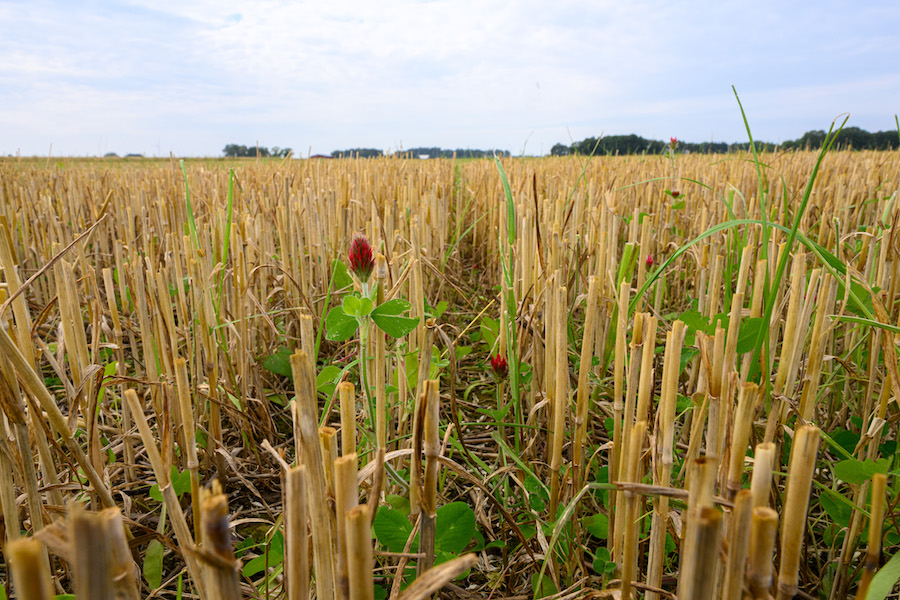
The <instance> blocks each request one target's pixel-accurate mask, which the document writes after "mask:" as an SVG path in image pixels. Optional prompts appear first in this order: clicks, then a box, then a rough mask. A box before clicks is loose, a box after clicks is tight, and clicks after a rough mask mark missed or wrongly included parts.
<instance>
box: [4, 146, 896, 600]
mask: <svg viewBox="0 0 900 600" xmlns="http://www.w3.org/2000/svg"><path fill="white" fill-rule="evenodd" d="M898 186H900V155H898V154H897V153H895V152H894V153H879V152H853V151H833V152H830V153H818V152H810V151H806V152H787V153H763V154H760V155H759V156H758V157H755V156H754V155H753V154H730V155H688V154H679V153H677V152H675V153H672V154H670V155H668V156H630V157H595V158H586V157H559V158H543V159H515V158H514V159H502V161H500V162H495V161H493V160H466V161H462V160H461V161H453V160H444V159H438V160H405V159H392V158H383V159H361V160H351V159H341V160H291V159H286V160H276V159H268V160H261V161H257V160H249V159H247V160H241V159H238V160H233V161H221V160H219V161H214V160H209V161H203V160H196V161H187V163H186V164H179V162H178V161H176V160H145V159H104V160H99V159H98V160H88V159H11V158H10V159H3V160H0V233H2V236H0V238H2V239H0V269H2V273H3V276H2V281H3V284H2V287H0V301H2V302H3V303H2V306H0V320H2V322H3V324H4V327H2V328H0V345H2V349H0V382H2V386H0V407H2V411H3V414H4V418H3V419H2V427H3V435H2V436H0V505H2V516H3V529H2V532H0V533H2V539H3V562H2V567H0V579H2V580H3V581H5V583H6V585H5V591H6V593H7V594H10V597H18V598H28V599H31V598H54V597H59V598H63V597H72V596H65V595H64V594H75V595H76V596H77V597H78V598H80V599H86V598H113V597H115V598H149V597H154V598H208V599H217V598H239V597H244V598H290V599H291V600H296V599H306V598H309V597H312V596H313V595H314V596H315V597H316V598H318V599H319V600H342V599H344V598H352V599H354V600H356V599H366V600H369V599H373V598H379V599H382V598H392V599H393V598H402V599H403V600H415V599H424V598H428V597H431V596H432V595H434V594H436V593H437V594H439V595H440V596H441V597H444V598H454V599H460V600H471V599H474V598H489V597H490V598H495V599H502V598H505V599H512V598H516V599H518V600H522V599H527V598H531V597H544V596H548V597H549V596H554V597H558V598H566V599H575V598H623V599H624V598H647V599H651V600H661V599H665V598H675V597H677V598H680V599H682V600H688V599H701V600H702V599H712V598H716V599H718V598H722V599H728V600H731V599H753V600H756V599H766V598H777V599H779V600H781V599H787V598H794V597H797V598H816V599H828V600H833V599H835V598H839V599H840V598H849V597H854V596H855V597H858V598H885V597H888V596H889V595H891V594H893V595H892V596H890V597H897V592H891V590H892V588H893V587H894V584H895V582H896V581H897V580H900V559H898V560H890V561H889V560H888V559H890V558H891V556H893V555H894V554H895V552H896V551H897V550H898V549H900V523H898V521H897V519H896V515H897V513H898V510H897V502H898V499H900V488H898V484H897V482H896V477H895V475H896V473H897V472H898V470H900V454H898V452H897V450H898V448H897V430H898V414H900V413H898V402H900V370H898V368H900V363H898V357H897V334H900V289H898V288H900V244H898V238H897V235H896V232H897V227H895V225H897V224H898V218H900V207H898V199H897V195H898V194H897V191H898V189H900V187H898ZM361 236H364V237H365V239H363V238H362V237H361ZM2 591H3V590H2V589H0V593H2Z"/></svg>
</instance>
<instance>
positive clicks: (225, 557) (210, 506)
mask: <svg viewBox="0 0 900 600" xmlns="http://www.w3.org/2000/svg"><path fill="white" fill-rule="evenodd" d="M204 492H205V490H204ZM201 519H202V524H203V540H204V542H203V551H202V553H201V554H200V556H201V558H202V559H203V561H204V562H205V563H206V566H205V569H204V571H205V574H206V590H207V593H208V594H209V596H210V597H211V598H220V599H221V600H240V598H241V584H240V581H239V579H238V567H239V565H240V563H239V561H238V560H237V559H235V557H234V548H233V547H232V543H231V525H230V523H229V522H228V498H227V497H226V496H225V494H223V493H221V487H220V486H219V484H218V482H214V484H213V492H212V494H209V493H204V498H203V500H202V517H201Z"/></svg>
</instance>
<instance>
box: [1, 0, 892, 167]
mask: <svg viewBox="0 0 900 600" xmlns="http://www.w3.org/2000/svg"><path fill="white" fill-rule="evenodd" d="M801 8H802V11H801V10H800V9H798V8H796V7H795V8H792V7H791V6H786V5H783V4H776V3H775V2H774V1H773V0H768V1H767V0H763V1H761V2H759V3H756V4H754V5H753V6H752V7H747V6H741V7H738V6H737V5H735V4H732V3H721V2H699V3H698V2H688V1H687V0H682V1H681V2H658V1H656V2H654V1H649V0H645V1H638V2H615V1H612V0H603V1H601V2H587V1H574V0H569V1H562V2H553V3H549V2H543V1H538V0H525V1H521V2H494V1H482V2H477V1H475V0H454V1H450V0H436V1H416V0H396V1H384V2H380V3H373V2H361V1H352V2H311V1H302V2H286V1H285V2H282V1H274V0H264V1H260V2H254V3H252V4H248V3H245V2H237V1H233V0H226V1H224V2H212V1H206V0H200V1H197V2H188V3H184V2H160V1H159V0H155V1H150V0H133V1H131V2H126V3H107V2H100V3H98V4H93V5H82V4H68V3H62V2H59V1H52V0H35V1H33V2H24V1H22V2H8V1H7V2H3V1H2V0H0V21H2V22H4V23H8V24H9V27H8V30H9V31H11V34H10V35H7V36H5V37H4V38H3V39H0V105H2V106H4V110H3V112H2V113H0V125H2V127H3V130H4V136H3V139H2V143H0V152H14V151H15V150H16V148H18V147H21V148H22V149H23V150H24V151H26V152H43V151H44V149H45V148H46V146H47V144H48V143H49V142H50V141H54V143H55V144H56V147H58V148H59V150H60V151H62V152H71V153H76V154H78V153H86V152H95V151H96V146H95V144H96V140H97V138H98V137H100V138H103V139H109V140H125V141H123V142H121V143H123V144H125V143H127V142H128V140H133V143H134V144H135V145H140V144H144V145H152V146H156V145H157V144H159V145H160V148H161V151H162V152H167V151H168V150H170V149H171V150H173V151H175V152H177V153H186V154H210V153H213V154H214V153H216V152H218V151H219V150H220V148H221V147H222V145H224V144H225V143H228V142H231V141H234V142H238V143H249V142H251V141H253V140H254V139H255V138H257V137H259V138H261V143H265V144H267V145H280V146H286V145H290V146H294V147H298V148H306V147H308V146H310V145H311V146H313V151H314V152H328V151H330V150H332V149H335V148H343V147H349V146H376V147H387V146H396V145H398V144H399V143H400V142H401V140H402V142H403V143H404V144H405V145H406V146H415V145H444V146H448V147H450V146H453V147H456V146H468V147H501V148H509V149H511V150H516V151H517V150H519V149H520V148H521V146H522V144H523V143H524V142H525V140H526V138H528V136H529V135H531V138H530V139H529V142H528V145H529V149H530V150H531V151H539V149H541V148H543V149H544V150H545V151H546V150H547V149H548V148H549V146H551V145H552V144H553V143H555V142H558V141H567V139H568V136H569V134H570V133H571V135H572V136H573V137H574V138H575V139H576V140H577V139H582V138H584V137H587V136H591V135H597V134H599V133H600V132H601V131H606V132H607V133H609V134H612V133H629V132H636V133H640V134H642V135H646V136H650V137H662V138H664V137H666V136H668V135H670V134H674V135H678V136H679V137H682V138H684V139H708V138H709V136H710V134H711V133H714V134H715V135H717V136H720V137H719V139H725V140H728V141H730V140H734V139H740V138H742V137H743V136H744V134H743V133H742V131H743V125H742V123H741V120H740V114H739V112H738V110H737V105H736V103H735V101H734V98H733V95H732V94H731V89H730V85H731V84H732V83H734V84H736V85H737V87H738V91H739V92H740V93H741V97H742V99H743V100H744V104H745V107H746V108H747V109H748V113H749V116H750V118H751V123H756V124H757V125H756V126H758V127H759V130H760V131H759V135H762V136H763V137H765V136H769V138H770V139H784V138H790V137H795V136H799V135H800V134H801V133H802V132H803V131H805V130H806V129H808V128H810V127H809V126H808V124H809V123H810V122H811V121H812V120H821V119H827V120H828V121H829V122H830V119H831V118H833V117H834V115H835V114H837V113H838V112H842V111H850V112H851V113H853V114H854V115H859V116H860V118H863V119H871V122H873V123H874V122H876V119H877V117H878V115H884V116H885V117H889V116H890V115H892V114H893V113H894V112H897V110H898V109H897V107H896V103H895V101H893V99H894V98H897V97H900V81H898V78H900V67H898V66H897V64H896V61H892V60H891V57H892V56H896V53H897V51H900V41H898V38H897V36H896V35H895V31H896V29H897V27H898V26H900V8H897V7H895V6H894V4H893V3H890V2H888V1H887V0H886V1H884V2H873V3H868V4H866V5H859V6H857V5H855V4H850V3H849V2H836V3H832V5H830V6H823V7H816V8H814V9H813V8H810V7H809V6H804V7H801ZM857 32H858V33H857ZM892 102H893V105H892ZM823 115H825V116H823ZM885 120H887V119H885ZM866 122H869V121H866ZM822 126H827V123H821V124H820V125H818V126H817V128H818V127H822ZM860 126H864V125H862V124H861V125H860ZM871 127H876V126H875V125H872V126H871ZM755 133H756V131H755ZM262 139H265V140H266V141H265V142H263V141H262ZM111 143H112V142H111ZM116 143H119V142H118V141H117V142H116ZM120 150H121V151H123V152H124V151H128V150H127V149H125V148H121V149H120Z"/></svg>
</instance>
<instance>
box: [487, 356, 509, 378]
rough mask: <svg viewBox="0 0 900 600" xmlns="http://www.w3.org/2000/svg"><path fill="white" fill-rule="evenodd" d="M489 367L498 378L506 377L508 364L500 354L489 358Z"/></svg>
mask: <svg viewBox="0 0 900 600" xmlns="http://www.w3.org/2000/svg"><path fill="white" fill-rule="evenodd" d="M491 369H492V370H493V371H494V375H496V376H497V377H498V378H499V379H506V373H507V370H508V365H507V363H506V359H505V358H503V356H501V355H500V354H497V356H495V357H493V358H491Z"/></svg>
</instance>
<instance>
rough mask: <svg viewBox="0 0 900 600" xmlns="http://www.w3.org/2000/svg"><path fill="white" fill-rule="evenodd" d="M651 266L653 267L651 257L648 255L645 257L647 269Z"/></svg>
mask: <svg viewBox="0 0 900 600" xmlns="http://www.w3.org/2000/svg"><path fill="white" fill-rule="evenodd" d="M652 266H653V257H652V256H650V255H649V254H648V255H647V268H648V269H649V268H650V267H652Z"/></svg>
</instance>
